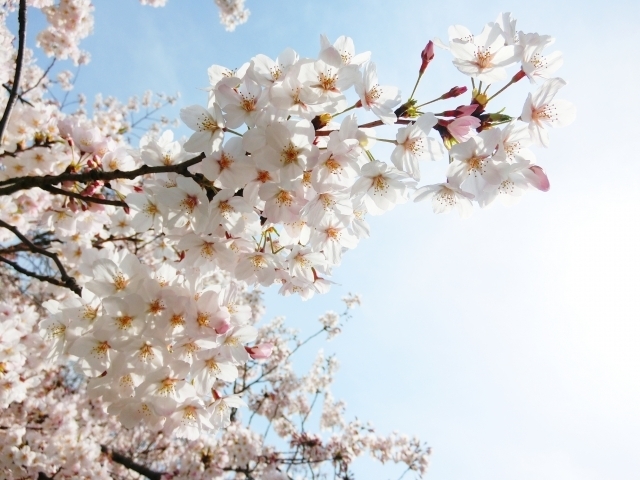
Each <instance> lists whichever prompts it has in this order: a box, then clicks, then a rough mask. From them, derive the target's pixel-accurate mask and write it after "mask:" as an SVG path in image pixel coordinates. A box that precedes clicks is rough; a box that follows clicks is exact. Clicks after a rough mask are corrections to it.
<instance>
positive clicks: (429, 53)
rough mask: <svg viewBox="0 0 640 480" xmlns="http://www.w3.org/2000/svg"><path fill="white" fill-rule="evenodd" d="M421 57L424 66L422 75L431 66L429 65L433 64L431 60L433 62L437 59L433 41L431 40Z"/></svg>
mask: <svg viewBox="0 0 640 480" xmlns="http://www.w3.org/2000/svg"><path fill="white" fill-rule="evenodd" d="M420 57H421V58H422V65H420V75H422V74H423V73H424V71H425V70H426V69H427V67H428V66H429V63H431V60H433V57H435V53H434V52H433V42H432V41H431V40H429V43H427V46H426V47H424V50H422V53H420Z"/></svg>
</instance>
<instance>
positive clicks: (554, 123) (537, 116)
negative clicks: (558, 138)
mask: <svg viewBox="0 0 640 480" xmlns="http://www.w3.org/2000/svg"><path fill="white" fill-rule="evenodd" d="M566 84H567V83H566V82H565V81H564V80H562V79H561V78H552V79H550V80H547V81H546V82H544V84H542V86H541V87H540V88H539V89H538V90H536V91H535V92H534V93H530V94H529V96H528V97H527V101H526V102H525V104H524V106H523V107H522V114H521V115H520V118H521V119H522V121H523V122H526V123H528V124H529V131H530V132H531V136H532V138H533V139H534V140H535V142H536V143H537V144H538V145H541V146H543V147H548V146H549V134H548V132H547V130H546V129H545V126H546V125H549V126H550V127H564V126H566V125H569V124H570V123H571V122H573V120H574V119H575V118H576V108H575V106H574V105H573V104H572V103H571V102H568V101H566V100H554V99H553V98H554V97H555V96H556V93H558V90H560V89H561V88H562V87H564V86H565V85H566Z"/></svg>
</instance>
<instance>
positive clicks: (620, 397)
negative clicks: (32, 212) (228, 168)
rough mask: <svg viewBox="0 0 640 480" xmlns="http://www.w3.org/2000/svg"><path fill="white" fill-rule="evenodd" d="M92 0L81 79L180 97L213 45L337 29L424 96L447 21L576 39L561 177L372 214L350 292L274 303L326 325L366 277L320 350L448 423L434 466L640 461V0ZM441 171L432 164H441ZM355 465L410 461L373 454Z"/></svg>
mask: <svg viewBox="0 0 640 480" xmlns="http://www.w3.org/2000/svg"><path fill="white" fill-rule="evenodd" d="M94 3H95V6H96V27H95V34H94V35H93V36H91V37H89V38H87V39H86V40H85V41H84V42H83V47H84V48H86V49H87V50H89V51H90V52H91V54H92V58H93V59H92V62H91V63H90V64H89V65H88V66H87V67H86V68H83V69H82V72H81V74H80V77H79V79H78V84H77V91H79V92H83V93H86V94H88V95H89V98H91V96H92V95H93V94H95V93H97V92H102V93H103V94H104V95H114V96H117V97H119V98H121V99H123V100H124V99H126V97H127V96H129V95H133V94H140V93H142V92H143V91H144V90H146V89H151V90H155V91H164V92H167V93H174V92H175V91H180V92H181V93H182V98H181V99H180V101H179V105H178V106H179V107H183V106H188V105H190V104H193V103H199V104H203V105H204V104H205V102H206V96H205V94H204V93H203V92H201V91H200V90H198V89H199V88H201V87H205V86H207V83H208V82H207V72H206V69H207V68H208V67H209V66H210V65H212V64H221V65H226V66H228V67H237V66H239V65H240V64H242V63H244V62H245V61H248V60H249V59H250V58H251V57H252V56H254V55H256V54H258V53H264V54H266V55H268V56H270V57H272V58H275V57H276V56H277V55H278V54H279V53H280V52H281V51H282V50H283V49H284V48H286V47H288V46H290V47H292V48H294V49H296V50H297V51H298V52H299V53H300V54H301V55H305V56H313V55H316V54H317V51H318V48H319V36H320V34H322V33H324V34H326V35H327V36H328V37H329V38H330V39H331V40H334V39H335V38H337V37H338V36H339V35H343V34H344V35H348V36H351V37H353V38H354V40H355V45H356V49H357V50H358V51H365V50H370V51H372V54H373V55H372V60H373V61H374V62H375V63H376V65H377V68H378V75H379V78H380V83H381V84H392V85H397V86H398V87H400V88H401V90H402V91H403V92H404V93H405V98H406V94H408V93H409V92H410V90H411V88H412V87H413V83H414V81H415V72H416V70H417V68H418V66H419V63H420V56H419V54H420V51H421V50H422V48H423V47H424V45H425V43H426V41H427V40H429V39H431V38H433V37H436V36H437V37H440V38H442V39H446V38H447V27H448V26H449V25H452V24H461V25H464V26H466V27H468V28H469V29H471V31H473V32H476V33H479V32H480V31H481V30H482V27H483V26H484V24H485V23H487V22H490V21H494V20H495V19H496V17H497V15H498V13H499V12H501V11H511V12H512V13H513V14H514V16H515V17H516V18H517V19H518V27H519V29H522V30H524V31H525V32H538V33H540V34H549V35H553V36H554V37H556V39H557V41H556V44H555V45H553V46H552V47H551V48H550V49H549V50H548V51H554V50H556V49H558V50H561V51H562V52H563V54H564V62H565V63H564V66H563V67H562V68H561V69H560V70H559V71H558V72H557V75H558V76H560V77H562V78H564V79H565V80H566V81H567V83H568V85H567V86H566V87H565V88H563V89H562V90H561V91H560V93H559V95H558V98H564V99H567V100H570V101H572V102H573V103H574V104H575V105H576V107H577V111H578V116H577V120H576V121H575V122H574V123H573V124H572V125H570V126H568V127H565V128H562V129H554V130H552V131H551V133H550V136H551V145H550V148H548V149H542V148H536V149H534V153H535V154H536V156H537V163H538V164H539V165H541V166H542V167H544V168H545V171H546V172H547V174H548V175H549V178H550V181H551V190H550V191H549V192H548V193H544V194H543V193H541V192H537V191H534V192H529V193H528V194H526V195H525V197H524V198H523V200H522V201H521V202H520V203H519V204H518V205H516V206H513V207H503V206H502V205H500V204H498V205H495V206H494V207H492V208H489V209H485V210H480V209H475V211H474V214H473V216H472V217H471V218H470V219H467V220H462V219H460V218H459V217H458V216H457V214H455V213H454V214H450V215H434V214H433V213H432V211H431V206H430V204H428V203H419V204H413V203H408V204H405V205H400V206H398V207H397V208H396V209H395V210H393V211H391V212H389V213H387V214H386V215H383V216H381V217H371V216H369V217H368V220H369V223H370V225H371V227H372V235H371V238H369V239H367V240H364V241H362V242H361V243H360V245H359V246H358V248H357V249H355V250H354V251H351V252H349V253H347V254H346V255H345V256H344V259H343V263H342V265H341V266H340V267H339V268H336V270H335V272H334V280H335V281H336V282H337V283H338V284H339V285H336V286H334V288H333V289H332V291H331V293H329V294H328V295H325V296H322V297H316V298H314V299H313V300H311V301H309V302H301V301H300V300H299V299H297V298H291V297H289V298H280V297H277V296H276V295H275V291H274V290H271V291H269V293H268V294H267V317H266V318H270V317H273V316H275V315H280V314H284V315H286V316H287V318H288V320H289V321H290V322H291V324H292V325H295V326H297V327H299V328H301V329H303V330H305V331H307V332H311V331H313V329H315V328H316V327H317V325H318V324H317V322H316V318H317V317H318V316H319V315H320V314H322V313H323V312H324V311H325V310H327V309H334V310H336V311H339V309H340V308H341V306H340V305H339V298H340V297H341V296H343V295H344V294H346V293H347V292H350V291H351V292H357V293H360V294H361V295H362V297H363V300H364V305H363V307H362V308H361V309H359V310H356V311H355V312H354V319H353V320H351V321H350V322H349V324H348V325H347V326H346V328H345V329H344V333H343V334H342V336H340V337H338V338H337V339H335V340H334V341H332V342H331V343H328V344H326V343H323V342H316V343H314V344H313V346H312V349H311V350H310V353H309V354H308V355H307V356H304V355H303V362H304V361H310V358H311V357H312V355H313V354H314V353H315V352H314V349H315V351H317V349H318V348H320V347H322V348H324V349H325V351H326V352H336V353H337V354H338V358H339V359H340V362H341V365H342V368H341V370H340V372H339V373H338V376H337V380H336V385H335V388H334V396H335V397H337V398H342V399H344V400H345V401H346V403H347V406H348V408H347V415H348V417H352V416H358V418H361V419H365V420H371V421H372V422H373V423H374V424H375V425H376V426H377V427H378V428H379V430H380V431H382V432H385V433H388V432H391V431H392V430H397V431H399V432H403V433H407V434H410V435H414V434H415V435H418V436H420V437H421V438H422V439H423V440H426V441H428V442H429V444H430V445H431V446H432V447H433V449H434V454H433V457H432V465H431V468H430V471H429V473H428V474H427V476H426V478H428V479H431V480H463V479H473V480H637V479H640V455H639V451H640V438H639V432H640V326H639V323H640V313H638V309H639V303H640V280H639V274H640V201H638V199H637V194H636V193H635V192H634V190H633V189H634V188H636V187H634V185H636V186H637V184H638V178H639V174H640V167H639V164H640V162H639V161H638V159H637V154H636V153H635V151H636V149H635V148H634V147H633V145H634V144H635V142H636V137H635V135H637V134H638V126H639V122H638V119H637V112H638V111H640V96H639V95H638V93H637V88H638V78H639V76H638V74H639V73H640V68H639V66H638V65H640V63H639V62H640V51H639V50H638V48H637V45H636V43H637V42H634V41H633V40H632V39H630V37H631V35H633V33H634V32H635V29H637V24H638V22H639V21H640V2H637V3H632V2H628V1H627V2H625V1H609V2H606V3H605V2H593V1H587V2H578V1H566V2H562V3H561V2H558V1H551V0H541V1H537V2H530V1H527V2H525V1H523V0H516V1H511V2H506V1H495V2H488V4H487V2H485V3H484V4H482V3H480V2H471V1H468V0H462V1H459V2H455V3H453V2H437V3H436V2H427V1H424V0H422V1H420V0H405V1H403V2H384V1H382V0H377V1H351V2H340V1H338V0H333V1H325V2H300V1H299V0H297V1H296V0H279V1H277V2H265V1H260V0H247V7H248V8H249V9H251V11H252V13H251V17H250V18H249V21H248V23H247V24H245V25H241V26H239V27H238V29H237V30H236V31H235V32H233V33H227V32H225V31H224V29H223V28H222V26H221V25H219V24H218V18H217V11H216V9H215V7H214V5H213V1H212V0H191V1H188V2H187V1H186V0H169V2H168V4H167V6H166V7H165V8H160V9H152V8H149V7H141V6H140V5H139V4H138V2H137V1H136V0H110V1H109V2H107V1H104V0H96V1H95V2H94ZM274 4H277V5H278V7H277V8H273V5H274ZM37 30H38V25H37V22H35V23H34V25H33V27H32V28H31V33H33V32H35V31H37ZM450 60H451V58H450V55H449V54H448V52H446V51H443V50H437V51H436V60H435V61H434V63H433V64H432V65H431V66H430V67H429V70H428V71H427V74H426V76H425V78H424V80H423V84H422V85H421V87H420V89H419V90H418V99H419V100H421V99H424V100H430V99H431V98H434V97H436V96H438V95H439V94H441V93H442V92H444V91H446V90H448V89H449V88H450V87H452V86H454V85H469V82H468V81H467V77H464V76H463V75H462V74H460V73H458V72H457V70H456V69H455V67H453V65H452V64H451V62H450ZM525 83H526V81H523V82H521V83H520V84H518V85H516V86H515V87H514V88H513V89H510V90H509V91H507V92H505V94H504V96H503V98H502V101H503V102H504V103H503V104H504V106H506V107H507V113H513V114H515V116H517V115H518V114H519V113H520V110H521V108H522V103H523V102H524V99H525V97H526V92H528V91H530V87H529V85H526V84H525ZM454 103H455V102H454ZM460 103H461V102H460ZM498 103H499V102H498ZM456 105H457V103H456ZM169 113H172V114H173V115H174V116H176V115H177V110H175V111H173V112H169ZM179 131H180V133H187V131H186V130H179ZM443 172H444V167H443V166H442V165H438V166H430V168H429V169H428V170H426V174H425V177H426V180H427V181H428V182H433V183H435V182H439V181H441V178H442V175H443ZM424 183H425V182H424V181H423V182H422V184H424ZM354 470H355V472H356V474H357V478H361V479H369V478H372V479H374V478H375V479H377V478H397V475H396V474H395V472H396V471H395V470H393V469H392V470H390V471H388V470H385V471H384V473H383V474H381V473H380V471H379V470H378V468H377V466H376V465H375V464H373V463H371V462H359V463H358V464H357V465H356V466H355V468H354ZM394 475H395V476H394ZM405 478H406V477H405Z"/></svg>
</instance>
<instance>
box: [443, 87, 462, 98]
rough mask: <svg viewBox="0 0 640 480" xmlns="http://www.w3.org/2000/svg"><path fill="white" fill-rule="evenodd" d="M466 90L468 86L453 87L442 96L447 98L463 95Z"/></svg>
mask: <svg viewBox="0 0 640 480" xmlns="http://www.w3.org/2000/svg"><path fill="white" fill-rule="evenodd" d="M466 91H467V87H453V88H452V89H451V90H449V91H448V92H447V93H445V94H444V95H442V96H441V97H440V98H441V99H443V100H445V99H447V98H455V97H459V96H460V95H462V94H463V93H465V92H466Z"/></svg>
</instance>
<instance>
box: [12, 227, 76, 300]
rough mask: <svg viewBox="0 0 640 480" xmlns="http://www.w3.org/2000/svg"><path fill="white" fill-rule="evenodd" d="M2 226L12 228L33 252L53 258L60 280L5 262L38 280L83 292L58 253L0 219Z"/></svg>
mask: <svg viewBox="0 0 640 480" xmlns="http://www.w3.org/2000/svg"><path fill="white" fill-rule="evenodd" d="M0 227H3V228H6V229H7V230H10V231H11V232H12V233H13V234H14V235H15V236H16V237H18V238H19V239H20V240H21V241H22V243H24V244H25V245H27V246H28V247H29V250H31V251H32V252H33V253H39V254H40V255H44V256H45V257H49V258H50V259H51V260H53V262H54V263H55V264H56V267H58V271H59V272H60V280H57V279H55V278H54V277H48V276H46V275H37V274H35V273H34V272H30V271H29V270H26V269H24V268H22V267H20V266H19V265H18V264H16V263H15V262H11V261H9V260H6V259H3V261H4V262H5V263H7V264H9V265H11V266H12V267H13V268H14V269H15V270H17V271H19V272H20V273H23V274H25V275H29V276H30V277H33V278H37V279H38V280H43V281H45V282H49V283H53V284H54V285H60V286H62V287H67V288H68V289H70V290H71V291H72V292H74V293H75V294H76V295H81V294H82V289H81V288H80V287H79V286H78V284H77V283H76V279H75V278H73V277H71V276H69V274H68V273H67V271H66V270H65V268H64V266H63V265H62V262H61V261H60V259H59V258H58V255H56V254H55V253H53V252H50V251H49V250H46V249H44V248H42V247H39V246H38V245H36V244H35V243H33V242H32V241H31V240H29V239H28V238H27V237H26V236H24V235H23V234H22V233H20V231H19V230H18V229H17V228H16V227H14V226H12V225H9V224H8V223H7V222H5V221H4V220H0ZM16 267H19V268H16ZM52 279H53V280H55V281H57V282H60V283H55V282H54V281H52Z"/></svg>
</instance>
